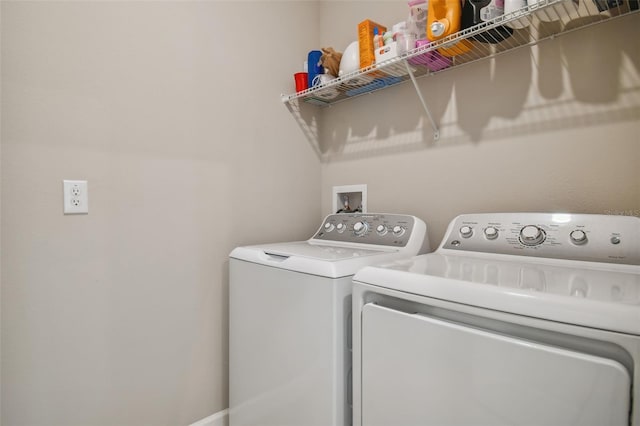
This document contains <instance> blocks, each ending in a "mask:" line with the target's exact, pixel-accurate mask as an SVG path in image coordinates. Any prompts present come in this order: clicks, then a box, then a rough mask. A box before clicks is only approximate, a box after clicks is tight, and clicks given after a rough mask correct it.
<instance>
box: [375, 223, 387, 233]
mask: <svg viewBox="0 0 640 426" xmlns="http://www.w3.org/2000/svg"><path fill="white" fill-rule="evenodd" d="M376 232H377V233H378V235H386V233H387V227H386V226H384V225H378V226H377V227H376Z"/></svg>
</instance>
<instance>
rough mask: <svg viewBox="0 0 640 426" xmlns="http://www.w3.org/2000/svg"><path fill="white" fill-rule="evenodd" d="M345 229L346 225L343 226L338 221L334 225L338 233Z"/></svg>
mask: <svg viewBox="0 0 640 426" xmlns="http://www.w3.org/2000/svg"><path fill="white" fill-rule="evenodd" d="M345 229H347V227H346V226H344V223H339V224H337V225H336V230H337V231H338V232H340V233H343V232H344V230H345Z"/></svg>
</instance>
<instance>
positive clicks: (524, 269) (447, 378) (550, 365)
mask: <svg viewBox="0 0 640 426" xmlns="http://www.w3.org/2000/svg"><path fill="white" fill-rule="evenodd" d="M639 265H640V219H638V218H637V217H623V216H603V215H579V214H577V215H573V214H571V215H569V214H538V213H514V214H473V215H462V216H459V217H457V218H456V219H454V220H453V221H452V222H451V224H450V225H449V228H448V230H447V233H446V235H445V237H444V240H443V241H442V243H441V245H440V247H439V248H438V249H437V250H436V251H435V252H434V253H431V254H427V255H422V256H416V257H415V258H412V259H409V260H401V261H397V262H392V263H390V264H388V265H384V266H381V267H366V268H363V269H362V270H361V271H359V272H358V273H357V274H356V275H355V277H354V287H353V327H354V330H353V333H354V335H353V354H354V373H353V380H354V383H353V398H354V404H353V410H354V425H357V426H364V425H366V426H374V425H384V426H388V425H394V426H409V425H411V426H416V425H439V426H446V425H474V426H476V425H491V426H496V425H536V426H539V425H544V426H549V425H562V426H567V425H580V426H584V425H594V426H602V425H625V426H628V425H633V426H638V425H640V409H639V404H640V372H639V370H640V266H639Z"/></svg>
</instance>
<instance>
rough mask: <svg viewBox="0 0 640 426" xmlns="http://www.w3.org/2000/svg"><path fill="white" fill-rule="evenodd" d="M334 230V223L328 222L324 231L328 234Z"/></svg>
mask: <svg viewBox="0 0 640 426" xmlns="http://www.w3.org/2000/svg"><path fill="white" fill-rule="evenodd" d="M334 229H335V226H333V223H329V222H327V223H325V224H324V230H325V231H326V232H331V231H333V230H334Z"/></svg>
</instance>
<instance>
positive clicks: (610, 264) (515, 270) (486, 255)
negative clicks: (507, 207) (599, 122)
mask: <svg viewBox="0 0 640 426" xmlns="http://www.w3.org/2000/svg"><path fill="white" fill-rule="evenodd" d="M558 218H561V219H562V221H561V222H559V221H558ZM491 226H493V227H495V228H496V229H497V233H498V235H497V236H494V232H493V230H491V231H490V232H489V235H487V233H486V229H487V228H488V227H491ZM529 226H535V227H537V228H538V229H540V230H542V231H543V232H544V234H545V235H544V237H543V238H542V240H541V241H539V242H537V243H535V244H534V241H533V240H524V241H521V239H522V238H530V237H533V236H534V234H535V233H534V232H533V230H530V229H525V228H527V227H529ZM465 227H469V228H471V233H470V234H471V235H469V232H468V231H469V230H468V229H466V228H465ZM575 230H580V231H581V232H582V233H574V231H575ZM523 232H524V234H525V235H524V237H523V236H522V233H523ZM463 234H464V235H467V237H464V236H463ZM572 235H573V236H572ZM577 237H580V238H577ZM582 237H585V239H586V241H582V239H583V238H582ZM537 238H538V239H540V237H537ZM572 239H578V240H579V241H576V242H573V241H572ZM639 240H640V219H638V218H635V217H621V216H600V215H563V216H558V215H547V214H537V213H535V214H522V213H514V214H500V215H490V214H481V215H463V216H459V217H457V218H456V219H454V220H453V221H452V222H451V224H450V226H449V228H448V230H447V234H446V235H445V238H444V239H443V242H442V244H441V246H440V248H438V250H436V252H435V253H432V254H428V255H424V256H417V257H414V258H412V259H407V260H402V261H397V262H394V263H391V264H388V265H385V266H381V267H367V268H364V269H363V270H361V271H360V272H358V273H357V274H356V276H355V277H354V280H355V281H358V282H363V283H367V284H373V285H377V286H381V287H385V288H391V289H395V290H398V291H402V292H407V293H411V294H416V295H422V296H427V297H432V298H437V299H442V300H448V301H452V302H456V303H463V304H466V305H471V306H478V307H482V308H486V309H493V310H496V311H502V312H509V313H513V314H519V315H526V316H530V317H535V318H542V319H547V320H553V321H559V322H564V323H569V324H577V325H582V326H589V327H594V328H599V329H604V330H611V331H617V332H623V333H630V334H635V335H640V265H639V263H640V261H639V259H640V253H639V251H640V243H639ZM505 253H509V254H505ZM575 259H580V260H575Z"/></svg>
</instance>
